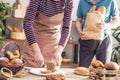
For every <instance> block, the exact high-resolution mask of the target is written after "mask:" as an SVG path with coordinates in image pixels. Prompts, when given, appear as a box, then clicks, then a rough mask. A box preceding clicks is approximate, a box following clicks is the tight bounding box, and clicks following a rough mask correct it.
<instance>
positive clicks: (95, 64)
mask: <svg viewBox="0 0 120 80" xmlns="http://www.w3.org/2000/svg"><path fill="white" fill-rule="evenodd" d="M91 65H92V66H93V67H94V68H104V64H103V63H102V62H101V61H99V60H94V61H92V62H91Z"/></svg>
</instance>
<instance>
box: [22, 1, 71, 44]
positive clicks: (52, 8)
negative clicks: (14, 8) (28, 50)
mask: <svg viewBox="0 0 120 80" xmlns="http://www.w3.org/2000/svg"><path fill="white" fill-rule="evenodd" d="M63 6H64V4H63V2H62V0H60V1H54V0H30V4H29V6H28V8H27V12H26V15H25V18H24V24H23V28H24V30H25V34H26V37H27V40H28V42H29V44H30V45H31V44H33V43H36V38H35V35H34V30H33V27H32V26H33V21H34V19H35V16H36V12H37V11H40V12H42V13H43V14H44V15H46V16H48V17H51V16H54V15H56V14H58V13H61V12H63V11H64V19H63V26H62V31H61V39H60V42H59V45H62V46H65V44H66V43H67V39H68V36H69V34H70V29H71V28H70V23H71V20H72V19H71V15H72V9H73V1H72V0H66V2H65V9H64V10H63Z"/></svg>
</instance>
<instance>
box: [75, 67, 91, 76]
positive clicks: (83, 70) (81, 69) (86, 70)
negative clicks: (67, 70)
mask: <svg viewBox="0 0 120 80" xmlns="http://www.w3.org/2000/svg"><path fill="white" fill-rule="evenodd" d="M74 73H75V74H78V75H83V76H88V75H89V73H90V71H89V68H86V67H77V68H75V69H74Z"/></svg>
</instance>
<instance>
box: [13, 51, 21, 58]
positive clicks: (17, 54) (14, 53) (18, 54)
mask: <svg viewBox="0 0 120 80" xmlns="http://www.w3.org/2000/svg"><path fill="white" fill-rule="evenodd" d="M13 55H14V58H19V57H20V52H19V50H15V51H14V52H13Z"/></svg>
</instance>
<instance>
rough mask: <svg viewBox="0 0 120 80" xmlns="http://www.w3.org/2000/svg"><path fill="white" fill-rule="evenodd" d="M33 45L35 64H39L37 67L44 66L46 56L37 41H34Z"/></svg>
mask: <svg viewBox="0 0 120 80" xmlns="http://www.w3.org/2000/svg"><path fill="white" fill-rule="evenodd" d="M31 47H32V48H33V50H34V52H33V53H34V62H33V63H34V64H39V66H37V67H43V66H44V58H43V56H42V54H41V51H40V48H39V46H38V44H37V43H34V44H32V45H31Z"/></svg>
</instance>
